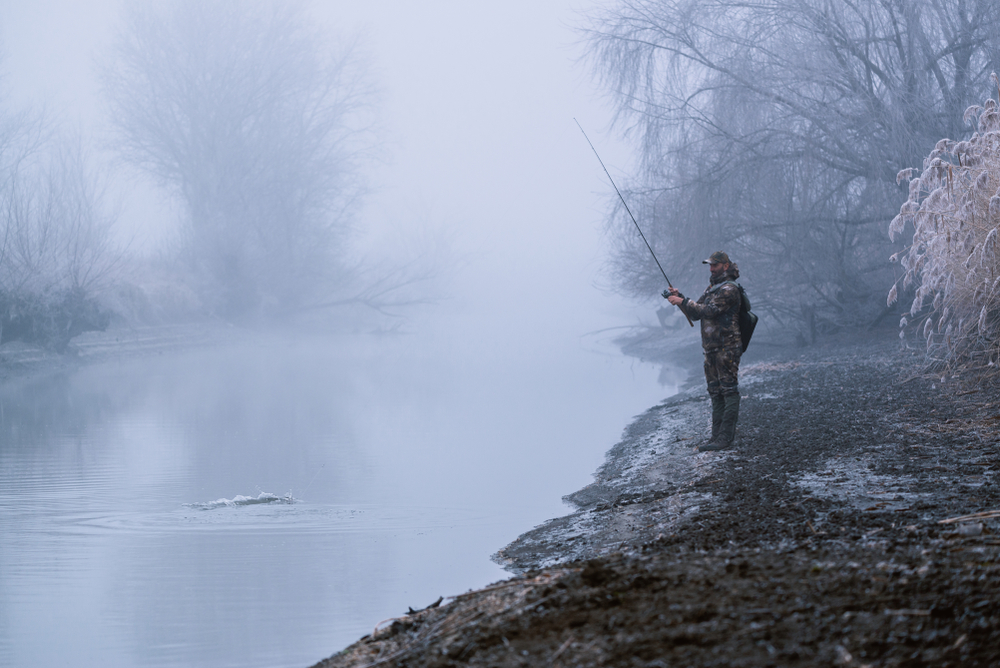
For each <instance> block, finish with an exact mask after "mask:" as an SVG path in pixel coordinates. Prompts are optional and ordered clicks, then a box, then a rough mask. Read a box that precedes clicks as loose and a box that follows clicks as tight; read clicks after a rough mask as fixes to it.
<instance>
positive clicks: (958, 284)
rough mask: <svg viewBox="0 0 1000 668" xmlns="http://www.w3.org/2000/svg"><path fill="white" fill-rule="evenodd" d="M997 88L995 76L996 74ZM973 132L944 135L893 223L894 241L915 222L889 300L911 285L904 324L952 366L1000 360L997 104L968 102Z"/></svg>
mask: <svg viewBox="0 0 1000 668" xmlns="http://www.w3.org/2000/svg"><path fill="white" fill-rule="evenodd" d="M992 81H993V84H994V85H996V86H998V91H1000V81H998V78H997V75H996V74H993V76H992ZM965 120H966V122H969V123H972V124H973V125H974V126H975V127H976V130H977V131H976V132H975V133H974V134H973V135H972V137H971V138H969V139H968V140H966V141H957V142H956V141H952V140H950V139H942V140H941V141H939V142H938V143H937V145H936V146H935V147H934V150H933V151H931V153H930V155H928V156H927V158H926V159H925V160H924V162H923V171H922V172H921V173H920V174H919V175H918V176H915V177H914V171H915V170H913V169H905V170H903V171H901V172H900V173H899V175H898V176H897V181H899V182H902V181H903V179H910V187H909V198H908V199H907V200H906V202H905V203H904V204H903V205H902V207H900V210H899V215H897V216H896V217H895V218H894V219H893V220H892V223H891V224H890V225H889V236H890V238H891V239H892V240H895V239H897V238H899V237H900V235H902V234H903V232H904V230H906V229H907V224H910V225H911V226H912V229H913V239H912V242H911V244H910V246H909V247H908V248H906V249H904V250H902V251H900V252H899V253H896V254H895V255H893V257H892V258H891V259H892V261H894V262H899V263H900V264H901V266H902V268H903V270H904V274H903V276H902V277H901V279H900V280H898V281H897V282H896V284H894V285H893V286H892V289H891V290H890V291H889V296H888V300H887V303H888V304H890V305H891V304H892V303H894V302H895V301H896V300H897V299H898V298H899V295H900V293H901V292H903V291H909V290H914V297H913V301H912V303H911V304H910V310H909V314H907V315H904V316H903V318H902V320H901V321H900V327H901V328H902V331H901V332H900V337H901V338H903V337H904V336H905V332H906V331H907V330H910V331H913V330H916V332H917V333H918V334H919V336H922V337H923V338H924V340H925V341H926V347H927V351H928V354H929V355H930V356H931V357H932V358H935V359H938V360H941V361H943V362H946V363H948V364H949V365H952V366H959V365H961V366H966V367H986V366H993V365H996V364H997V363H998V361H1000V255H998V252H1000V248H998V243H997V235H998V229H1000V105H998V104H997V102H996V101H995V100H993V99H988V100H986V102H985V103H984V104H983V105H982V106H979V105H975V106H972V107H969V109H967V110H966V112H965Z"/></svg>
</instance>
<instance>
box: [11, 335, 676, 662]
mask: <svg viewBox="0 0 1000 668" xmlns="http://www.w3.org/2000/svg"><path fill="white" fill-rule="evenodd" d="M409 343H410V342H408V341H402V340H400V341H379V342H374V341H364V340H360V339H342V340H337V341H335V342H332V344H331V342H325V343H324V345H316V344H315V343H307V342H275V341H269V342H257V343H253V344H241V345H240V346H234V347H231V348H227V349H213V350H201V351H192V352H188V353H183V354H171V355H163V356H158V357H155V358H154V359H145V360H136V361H131V362H116V363H109V364H103V365H94V366H90V367H85V368H82V369H79V370H77V371H75V372H72V373H66V374H63V375H60V376H56V377H49V378H44V379H37V380H19V381H12V382H8V383H7V384H6V385H4V386H3V387H2V388H0V439H2V441H0V535H2V542H0V665H4V666H7V665H10V666H55V665H61V664H71V665H76V666H91V665H92V666H102V667H106V666H271V665H288V666H294V665H302V666H305V665H310V664H311V663H313V662H315V661H317V660H319V659H320V658H322V657H324V656H327V655H329V654H330V653H332V652H333V651H335V650H337V649H339V648H340V647H342V646H344V645H345V644H347V643H349V642H351V641H353V640H355V639H356V638H358V637H359V636H361V635H364V634H365V633H367V632H369V631H370V630H371V626H372V625H373V624H374V623H375V622H377V621H379V620H381V619H384V618H387V617H391V616H395V615H398V614H400V613H402V612H403V611H405V610H406V609H407V607H408V606H413V607H423V606H424V605H426V604H427V603H429V602H431V601H433V600H435V599H436V598H437V597H438V596H440V595H449V594H458V593H460V592H462V591H464V590H466V589H468V588H470V587H476V586H481V585H484V584H487V583H488V582H491V581H493V580H496V579H500V578H502V577H504V576H505V574H504V573H503V572H502V571H501V570H500V569H499V568H498V567H496V566H495V565H494V564H492V563H491V562H490V561H489V555H490V554H491V553H492V552H493V551H495V550H496V549H497V548H499V547H501V546H502V545H504V544H505V543H506V542H508V541H510V540H511V539H513V538H514V537H515V536H516V535H517V534H519V533H520V532H522V531H523V530H525V529H527V528H530V527H531V526H533V525H535V524H537V523H539V522H541V521H543V520H545V519H547V518H548V517H552V516H554V515H557V514H560V513H561V512H562V510H563V509H562V506H561V503H560V501H559V499H560V497H561V496H562V495H563V494H566V493H568V492H571V491H573V490H575V489H576V488H578V487H580V486H582V485H583V484H586V483H587V482H588V480H589V474H590V473H591V472H592V471H593V470H594V469H595V468H596V466H597V465H598V464H599V463H600V461H601V459H602V456H603V452H604V451H605V450H606V449H607V448H608V447H609V446H610V445H611V444H613V442H614V440H615V439H616V438H617V436H618V434H619V433H620V431H621V429H622V427H624V425H625V423H626V421H627V419H628V417H629V416H631V415H632V414H634V413H637V412H639V411H641V410H643V409H644V408H646V407H647V406H648V405H651V404H652V403H653V402H655V401H656V400H658V399H661V398H662V397H663V396H664V395H665V394H667V393H668V389H667V388H663V387H660V386H658V385H657V384H656V380H655V379H656V370H655V369H654V368H652V367H635V366H634V365H632V364H630V363H629V362H628V361H626V360H624V359H623V358H619V357H615V356H612V355H607V354H604V355H596V354H594V353H593V352H591V351H585V350H582V349H581V350H575V351H567V352H565V353H563V354H559V355H547V356H545V357H544V358H537V359H523V360H521V361H520V362H516V363H512V362H511V361H510V360H509V359H508V360H506V361H504V362H502V363H501V362H499V361H497V360H490V359H489V358H488V357H489V356H488V355H487V356H482V355H480V356H466V357H464V358H463V357H462V356H461V355H455V354H454V351H451V350H442V351H440V354H435V353H433V352H424V353H421V354H419V355H415V354H414V353H413V351H414V348H413V347H412V346H411V345H408V344H409ZM421 350H425V351H426V349H424V348H422V349H421Z"/></svg>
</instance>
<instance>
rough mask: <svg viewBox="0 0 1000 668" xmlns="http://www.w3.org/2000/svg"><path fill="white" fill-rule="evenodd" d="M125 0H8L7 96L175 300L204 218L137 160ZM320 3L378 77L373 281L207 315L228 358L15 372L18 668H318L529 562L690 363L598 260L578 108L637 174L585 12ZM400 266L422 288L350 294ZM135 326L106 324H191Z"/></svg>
mask: <svg viewBox="0 0 1000 668" xmlns="http://www.w3.org/2000/svg"><path fill="white" fill-rule="evenodd" d="M126 4H127V3H116V2H87V3H79V2H70V1H69V0H65V1H59V2H57V1H51V2H47V1H40V2H33V3H14V2H3V3H0V7H2V11H0V31H2V33H0V35H2V40H3V48H4V60H3V61H2V65H0V66H2V71H3V73H4V77H5V78H4V97H3V102H4V104H5V105H6V107H7V108H8V110H9V109H24V108H31V109H36V110H38V109H44V113H45V115H46V118H47V119H48V122H49V123H50V126H51V127H58V128H59V129H60V132H63V131H66V132H69V133H75V134H77V135H78V136H79V137H80V140H79V141H80V142H81V144H82V145H83V147H84V149H85V150H86V151H87V154H88V156H89V158H88V159H89V160H90V161H91V162H90V164H91V165H93V166H95V169H97V170H98V171H100V172H101V173H102V174H103V175H104V177H105V178H106V179H107V181H108V183H109V188H108V192H109V201H110V204H111V206H112V208H115V207H117V209H116V210H117V211H119V215H118V217H117V220H116V222H115V225H114V227H113V228H111V229H112V233H113V235H114V238H115V239H116V241H117V242H118V243H120V244H123V245H124V246H125V247H126V248H127V255H128V258H129V260H128V262H129V263H132V264H131V265H130V266H132V267H133V268H132V269H131V270H130V271H131V273H129V272H128V271H125V272H123V276H124V279H123V280H126V282H127V281H133V282H134V283H135V284H136V285H141V286H142V287H143V289H147V288H148V286H149V285H150V284H152V283H153V282H154V281H153V280H152V278H151V276H154V275H155V277H156V279H157V281H158V283H157V285H158V286H160V287H158V288H157V289H159V290H160V292H158V293H154V292H150V293H149V294H150V295H152V296H151V297H150V300H151V301H152V302H153V304H154V306H155V305H156V304H155V302H156V299H155V297H156V295H163V294H167V295H169V296H171V298H174V297H176V296H177V295H181V296H184V295H187V294H189V292H190V290H189V288H190V287H191V286H192V285H194V286H197V284H196V283H195V282H194V279H191V281H192V282H191V283H190V284H186V287H184V289H183V290H182V289H181V287H176V288H171V289H170V290H166V291H164V289H163V287H162V283H163V281H164V280H165V279H162V278H161V277H162V276H168V277H173V278H172V279H171V280H176V281H178V285H180V283H183V282H184V281H186V280H188V279H189V274H191V270H190V269H189V268H188V266H189V265H184V264H182V263H180V262H177V263H176V264H173V265H171V266H168V267H166V268H164V266H163V264H162V263H163V262H164V261H167V260H169V261H170V262H174V260H172V259H171V258H173V257H174V254H175V253H176V252H177V248H179V247H180V246H181V245H182V244H181V241H179V240H182V239H183V235H184V234H186V233H187V231H186V230H187V228H186V227H185V224H186V223H185V216H187V215H190V212H191V211H192V210H194V208H195V207H193V206H191V205H190V201H189V202H187V203H185V202H183V201H182V199H181V198H180V197H179V196H178V194H177V193H178V192H179V191H178V189H174V190H170V189H169V188H163V187H161V184H158V183H157V182H156V181H155V180H154V179H152V178H150V177H149V176H148V175H147V174H144V173H143V171H142V170H141V169H138V168H136V166H135V165H134V164H129V163H128V162H127V161H126V160H123V159H122V158H121V154H120V153H119V152H117V151H116V147H117V146H118V145H119V144H116V142H117V141H119V140H118V139H116V136H117V135H115V128H114V126H115V123H114V122H113V121H114V120H115V119H112V118H109V116H108V109H109V106H108V103H107V100H106V99H105V98H103V97H102V94H101V86H100V82H99V77H98V65H100V64H102V63H103V64H104V66H106V65H107V63H108V60H107V59H108V54H109V53H110V51H109V49H110V45H111V43H112V40H113V38H114V35H115V34H116V31H117V30H118V26H119V25H120V22H121V21H122V20H123V19H122V16H123V10H124V9H125V8H126ZM150 6H154V5H150ZM156 6H158V5H156ZM303 6H304V7H305V11H306V12H307V14H308V16H309V17H310V21H311V22H313V25H314V27H316V28H317V29H318V30H319V32H320V33H321V34H323V35H325V36H327V37H328V38H329V40H330V45H331V49H336V48H339V46H338V45H341V44H343V43H344V41H345V40H348V41H349V40H355V51H354V55H355V57H356V59H357V62H358V63H360V66H361V69H360V71H361V72H362V73H363V76H364V80H365V82H367V84H369V85H370V86H371V88H372V92H371V96H370V98H369V102H370V105H369V108H370V110H371V116H370V118H369V119H368V120H369V121H370V125H369V126H368V127H367V129H366V132H367V133H368V134H367V135H366V136H367V137H368V143H367V144H366V146H365V151H364V156H363V157H364V159H363V160H359V161H358V163H357V165H358V171H359V174H360V175H361V176H363V181H364V188H363V190H362V191H361V197H360V199H358V203H357V206H356V207H355V208H354V209H353V210H352V212H351V217H350V234H346V235H345V239H346V241H345V242H344V243H345V246H344V248H345V249H346V250H345V256H346V257H347V261H346V262H345V265H349V266H350V267H351V271H352V272H353V273H352V274H350V276H351V280H352V281H354V283H352V284H351V287H350V288H349V289H348V288H345V289H344V291H343V292H340V293H333V292H332V293H331V294H330V296H329V301H330V302H333V303H336V304H339V305H334V306H330V305H326V306H324V307H323V308H319V309H312V310H309V308H304V309H302V312H303V313H305V314H306V316H304V317H301V318H300V317H298V316H297V315H296V313H298V312H296V311H294V309H290V310H289V312H292V313H293V315H292V316H290V317H287V318H285V317H280V318H274V317H272V318H270V319H261V320H253V319H248V318H243V319H242V320H240V319H234V321H235V322H236V324H235V326H233V325H232V324H231V323H230V322H229V321H227V320H226V318H225V317H220V316H219V315H218V313H217V312H213V313H211V314H209V315H208V316H204V315H203V316H202V319H201V320H199V319H198V318H194V320H193V324H192V321H191V318H190V313H188V312H185V318H187V320H185V325H184V327H186V328H188V329H185V330H184V331H190V329H191V328H192V327H193V328H195V329H197V328H198V327H199V326H201V325H204V326H205V327H206V329H208V330H210V331H211V335H210V336H208V337H207V340H210V341H211V345H209V346H208V347H204V348H201V347H195V348H193V349H191V350H186V351H184V350H182V351H180V352H175V351H172V350H169V349H167V348H166V347H164V349H163V350H159V351H154V353H155V354H152V355H150V356H148V357H146V358H144V357H142V356H140V357H137V358H135V357H128V356H121V357H112V359H111V361H109V362H104V363H101V364H94V365H91V366H89V367H88V366H84V367H82V368H80V369H77V370H75V371H73V370H70V371H65V372H61V373H57V374H54V375H45V376H41V377H39V378H26V379H20V380H18V379H14V380H11V381H9V382H8V383H7V384H6V385H5V386H4V387H3V391H2V392H0V426H2V430H0V438H3V441H4V442H3V443H0V529H2V532H3V534H4V536H5V539H4V543H3V544H0V663H4V664H10V665H56V664H61V663H66V662H68V661H73V662H74V663H75V664H77V665H102V666H117V665H121V666H137V665H158V666H159V665H178V666H179V665H184V666H194V665H242V666H256V665H261V666H264V665H309V664H310V663H312V662H315V661H317V660H319V659H321V658H322V657H323V656H326V655H329V654H331V653H333V652H335V651H337V650H339V649H340V648H341V647H343V646H344V645H345V644H347V643H349V642H351V641H353V640H354V639H356V638H357V637H358V636H360V635H361V634H362V633H366V632H368V631H370V627H371V626H372V625H374V624H375V623H376V622H378V621H379V620H380V619H385V618H387V617H391V616H394V615H397V614H399V613H400V612H402V611H403V610H405V608H406V607H407V606H421V605H426V604H427V603H430V602H431V601H432V600H434V599H435V598H436V597H437V596H440V595H449V594H457V593H460V592H461V591H464V590H465V589H468V588H470V587H476V586H482V585H485V584H487V583H488V582H491V581H494V580H496V579H499V578H501V577H504V575H505V574H504V572H503V571H502V570H501V569H500V567H499V566H498V565H496V564H493V563H492V562H490V560H489V557H490V555H491V554H492V553H493V552H494V551H496V550H497V549H499V548H501V547H503V545H504V544H505V543H506V542H508V541H510V540H512V539H513V538H515V537H516V536H517V535H518V534H519V533H521V532H522V531H525V530H528V529H530V528H531V527H532V526H534V525H535V524H537V523H539V522H541V521H544V520H545V519H547V518H549V517H553V516H555V515H557V514H560V513H562V512H564V511H565V510H566V507H565V506H564V505H563V503H562V502H561V500H560V499H561V497H562V496H563V495H564V494H567V493H570V492H572V491H574V490H575V489H577V488H579V487H581V486H583V485H585V484H587V483H588V482H589V480H590V473H591V472H592V471H594V469H595V468H596V467H597V466H599V465H600V463H601V461H602V459H603V454H604V452H605V451H606V450H607V449H608V448H609V447H611V446H612V445H613V444H614V442H615V441H616V439H617V437H618V435H619V434H620V433H621V430H622V429H623V428H624V427H625V426H626V424H627V423H628V421H629V420H630V418H631V417H632V416H633V415H636V414H638V413H640V412H641V411H643V410H645V409H646V408H648V407H649V406H651V405H653V404H654V403H655V402H657V401H659V400H660V399H662V398H663V397H664V396H666V395H668V394H670V393H672V392H675V391H676V385H677V382H678V381H680V380H681V379H682V378H683V373H680V372H677V373H670V372H667V373H662V372H661V370H660V369H659V368H657V367H654V366H652V365H649V364H643V363H640V362H638V361H637V360H633V359H629V358H627V357H625V356H623V355H621V354H620V352H619V351H618V350H617V348H616V346H615V345H614V343H613V339H614V337H615V336H616V335H617V334H618V333H621V332H623V331H625V329H626V328H627V327H630V326H633V325H635V324H636V323H638V322H640V321H647V322H649V321H655V316H654V315H653V313H652V306H651V305H650V304H649V303H648V302H646V303H638V304H637V303H634V302H629V301H627V300H625V299H623V298H621V297H619V296H617V295H615V294H614V292H613V291H611V289H610V286H609V282H608V280H607V279H606V278H605V277H604V273H603V272H604V263H605V262H606V260H607V254H606V251H605V248H606V246H607V239H606V237H605V235H604V232H603V226H604V223H603V218H604V215H605V212H606V211H607V208H608V204H609V200H608V195H609V193H610V194H612V195H613V191H611V190H609V185H608V184H607V182H606V181H605V178H606V177H605V176H604V174H603V172H602V171H601V168H600V165H599V164H598V162H597V161H596V160H595V158H594V156H593V154H592V153H591V150H590V147H589V146H588V145H587V143H586V140H585V139H584V137H583V136H582V135H581V134H580V132H579V130H578V128H577V126H576V124H575V123H574V122H573V119H574V118H576V119H578V120H579V121H580V123H581V124H582V125H583V127H584V128H586V130H587V132H588V134H589V135H590V137H591V139H592V140H593V141H594V143H595V145H596V147H597V149H598V150H599V151H600V152H601V155H602V157H603V158H604V161H605V162H606V163H607V164H608V166H609V168H610V169H611V171H612V174H614V175H615V176H616V177H617V176H621V175H623V174H625V173H627V171H628V170H629V169H630V168H631V166H632V160H631V157H630V153H629V151H628V150H627V147H626V146H625V145H624V144H623V143H622V142H621V141H620V140H619V139H618V138H617V137H616V136H615V135H614V134H613V133H612V132H611V131H610V130H609V126H610V119H611V111H610V110H609V108H608V107H607V106H606V105H605V104H604V103H603V102H602V100H601V97H600V95H599V94H598V91H597V89H596V87H595V86H594V84H593V82H592V81H591V79H590V75H589V73H588V71H587V70H586V69H585V68H584V67H582V66H581V65H580V64H579V63H578V62H577V61H578V59H579V57H580V55H581V48H582V47H581V45H580V44H579V43H578V40H579V35H578V33H577V32H576V31H575V29H574V26H576V25H578V24H579V21H580V15H579V12H580V11H581V10H583V9H586V7H587V5H586V4H585V3H579V2H553V3H537V2H532V3H529V2H514V3H504V4H502V5H490V6H487V5H484V4H482V3H468V2H425V3H402V2H383V1H374V2H366V3H329V2H315V3H311V4H305V5H303ZM251 213H253V212H252V211H251ZM150 258H153V260H155V262H158V263H160V264H156V263H155V262H153V260H150ZM164 258H166V260H164ZM144 262H149V263H150V264H143V263H144ZM134 266H139V267H140V269H139V270H135V269H134ZM191 266H193V265H191ZM149 267H152V269H149ZM144 281H145V282H144ZM380 281H383V282H384V283H385V284H388V285H390V286H391V285H392V284H393V281H396V282H397V283H399V284H400V286H399V287H400V289H399V290H398V291H390V296H389V298H387V299H386V301H385V302H378V300H377V299H376V300H373V303H369V304H367V305H366V304H363V303H361V304H359V303H358V301H359V300H357V299H355V300H354V301H353V302H352V300H351V297H352V295H354V294H366V295H370V294H372V293H373V291H375V292H377V288H378V286H379V285H382V283H379V282H380ZM371 285H375V286H376V287H375V288H372V287H371ZM0 289H6V287H5V286H3V285H0ZM103 289H104V290H105V293H106V294H105V295H104V296H102V297H101V299H104V300H105V301H104V302H102V303H103V304H109V303H110V304H112V305H115V304H122V303H123V302H122V298H121V297H120V293H121V291H120V290H119V291H117V292H116V288H115V286H114V283H113V282H108V283H106V284H105V285H104V287H103ZM95 290H96V288H95ZM365 290H367V291H368V292H365ZM352 291H353V292H352ZM107 294H111V295H112V296H113V298H109V297H107V296H106V295H107ZM129 294H132V293H129ZM115 295H118V296H115ZM396 295H401V297H399V298H398V299H397V298H396ZM209 298H210V297H202V299H203V300H204V301H205V303H208V299H209ZM109 299H110V301H108V300H109ZM116 299H117V301H115V300H116ZM309 299H310V300H311V301H306V302H305V304H304V306H305V307H310V308H311V306H312V305H313V304H314V302H323V301H324V299H326V297H325V296H324V295H322V294H320V295H319V296H316V295H310V297H309ZM175 301H176V299H175ZM361 301H363V300H361ZM342 302H345V303H346V305H343V304H341V303H342ZM298 306H302V304H298ZM372 306H375V307H377V308H372ZM153 310H155V309H153ZM136 313H139V314H140V315H142V314H143V313H145V312H141V311H140V310H138V309H133V310H132V311H129V314H131V315H130V316H129V317H133V320H132V321H130V320H129V317H121V318H118V319H115V320H113V321H112V326H111V329H110V330H109V332H112V333H114V334H113V335H114V336H119V337H121V338H122V339H128V340H129V341H135V340H138V339H140V338H142V337H145V336H149V337H152V338H153V339H155V337H157V336H160V334H157V332H159V331H161V330H162V328H164V327H169V326H173V324H174V323H173V322H172V321H171V320H170V319H169V318H165V317H163V316H159V320H157V319H156V318H153V317H151V316H149V317H147V316H145V315H143V316H142V317H143V318H146V319H145V320H143V319H142V318H140V317H138V316H135V314H136ZM273 313H279V314H280V313H283V311H281V310H280V309H275V310H274V311H273ZM273 313H272V315H273ZM157 327H160V328H161V329H160V330H158V329H157ZM220 331H221V332H222V334H221V335H220ZM147 332H152V334H147ZM198 340H199V341H201V340H202V339H201V338H198ZM77 341H78V342H84V343H78V345H80V346H86V345H97V344H95V343H93V342H95V341H98V342H99V341H100V338H99V336H98V337H97V338H91V339H87V338H86V336H84V337H80V338H79V339H77ZM85 341H90V342H91V343H90V344H87V343H85ZM663 383H666V384H663ZM262 494H263V495H264V496H263V497H260V496H259V495H262ZM258 498H263V499H264V500H265V501H267V502H266V503H264V502H262V503H257V502H256V500H257V499H258ZM51 638H59V639H60V642H59V643H55V644H53V643H52V642H50V639H51Z"/></svg>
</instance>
